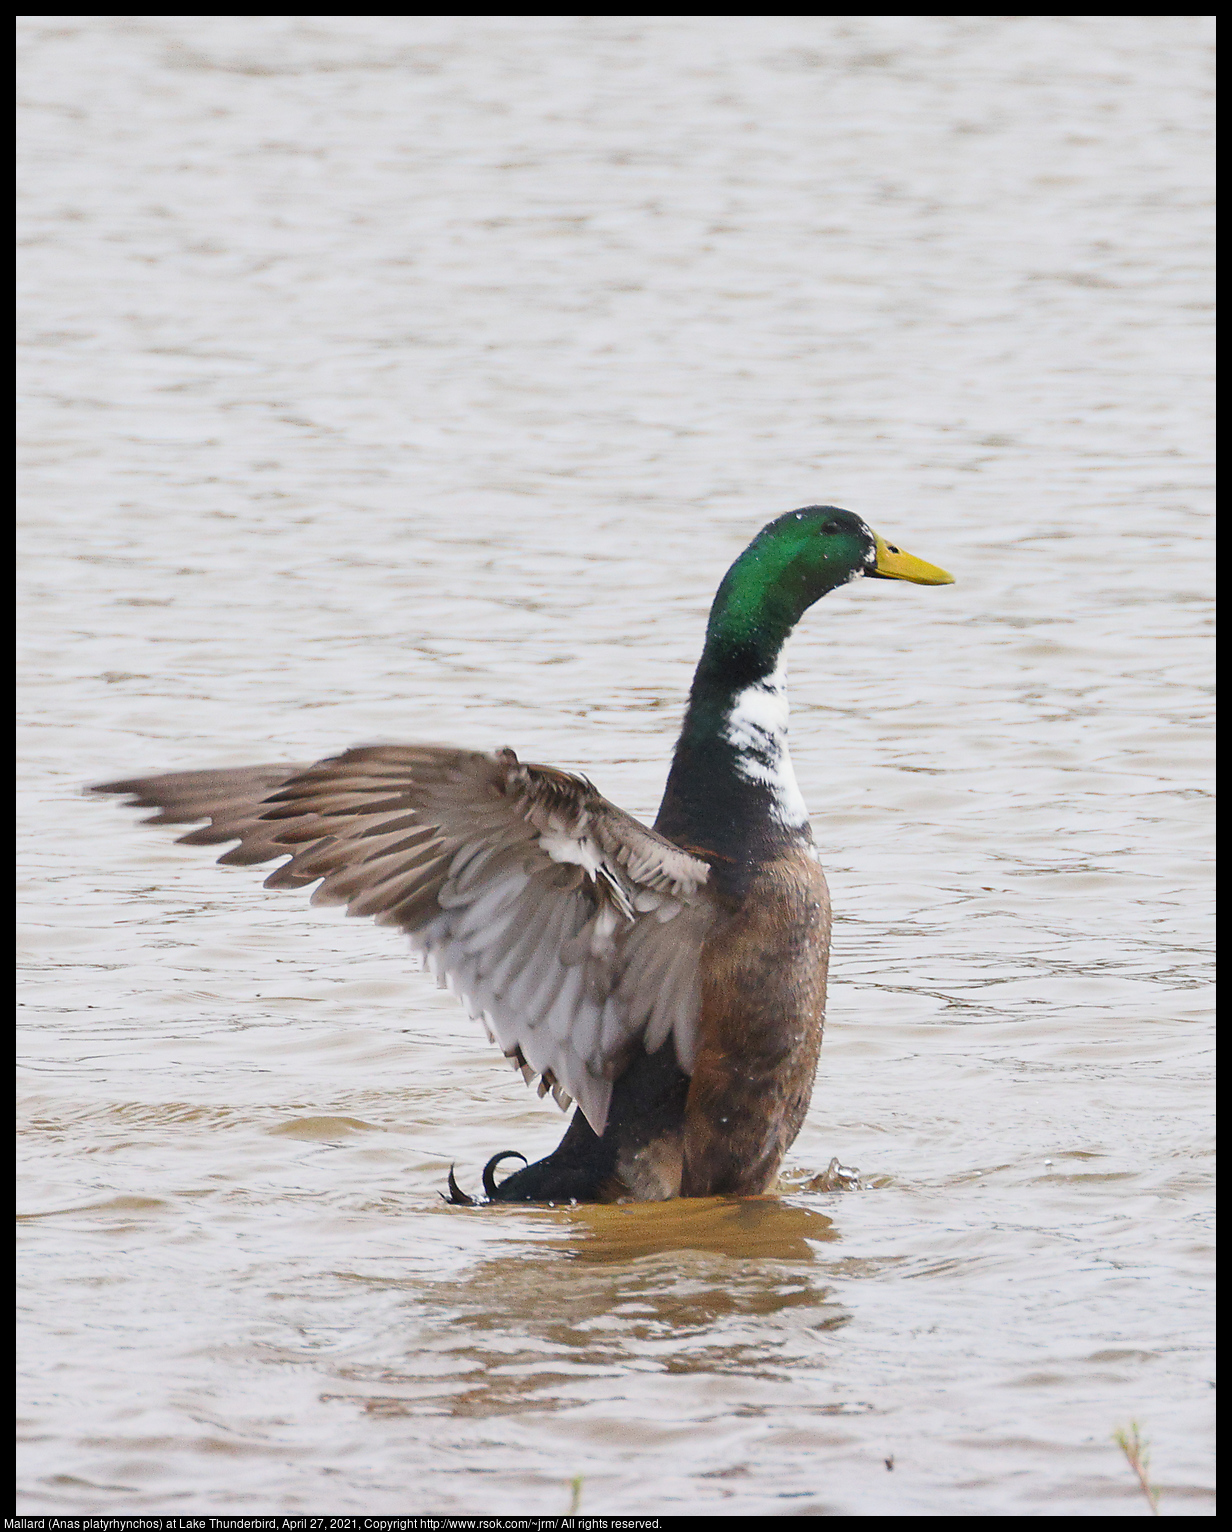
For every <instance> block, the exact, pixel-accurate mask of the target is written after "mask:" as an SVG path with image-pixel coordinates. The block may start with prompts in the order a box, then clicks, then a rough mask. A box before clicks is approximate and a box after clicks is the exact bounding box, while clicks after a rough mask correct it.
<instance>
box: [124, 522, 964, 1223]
mask: <svg viewBox="0 0 1232 1532" xmlns="http://www.w3.org/2000/svg"><path fill="white" fill-rule="evenodd" d="M861 574H870V575H875V576H879V577H881V578H890V579H906V580H911V581H914V582H915V583H921V584H946V583H949V580H950V577H949V576H948V575H946V574H945V573H944V571H942V570H939V569H936V568H934V567H933V566H931V565H927V564H924V563H922V562H921V561H920V560H918V559H912V558H911V557H910V556H909V555H906V554H902V553H900V552H899V551H898V550H897V549H892V548H890V547H888V545H886V544H885V543H884V542H882V540H881V539H879V538H877V537H876V536H875V534H873V533H872V532H871V531H870V530H869V529H868V528H867V526H865V524H864V523H863V522H862V521H861V520H860V518H859V517H857V516H854V515H852V514H851V513H850V512H848V511H840V510H837V509H835V508H834V507H830V506H810V507H808V508H806V509H805V510H802V511H795V512H791V513H789V514H788V515H787V516H782V517H779V518H778V520H777V521H774V522H771V523H770V524H769V525H768V526H767V527H765V528H764V529H763V530H762V532H761V533H760V534H759V535H758V537H757V538H755V539H754V541H753V542H752V543H751V544H750V546H749V547H748V548H747V549H746V550H745V552H744V553H743V554H742V555H741V557H740V558H739V559H737V561H736V563H735V564H734V565H733V566H732V568H731V569H730V570H729V571H728V574H727V576H726V577H725V579H724V581H723V583H722V585H721V586H720V588H719V592H718V594H717V595H716V597H715V602H714V606H713V607H712V609H711V615H710V623H709V626H708V629H707V635H706V646H705V649H704V651H703V654H702V658H701V661H700V662H699V664H698V667H697V673H696V675H695V676H694V680H693V686H692V690H691V692H690V699H689V708H688V711H687V713H686V716H685V721H684V726H683V728H682V730H681V734H680V739H679V742H678V743H677V746H676V752H675V757H674V759H673V763H672V768H671V772H670V774H669V776H668V781H667V787H666V790H665V792H664V796H663V802H662V805H661V806H660V809H659V814H658V817H657V819H656V821H655V827H654V830H653V831H650V830H647V829H646V828H645V827H644V826H642V825H640V824H638V823H637V821H636V820H634V819H632V818H630V816H628V815H626V814H624V813H622V811H621V810H620V809H618V808H616V807H615V806H614V805H613V804H611V803H609V802H608V801H607V800H606V799H605V798H602V797H601V796H600V795H599V794H598V793H597V792H596V791H595V789H594V788H593V787H592V786H591V785H590V783H589V782H587V781H586V780H585V779H584V778H580V777H575V776H571V775H569V774H567V773H564V772H559V771H556V770H554V769H552V768H550V767H542V766H530V765H524V764H522V763H520V762H519V761H518V760H517V758H516V757H515V756H514V754H513V752H512V751H508V750H504V751H498V752H496V753H495V754H493V755H484V754H480V753H478V752H473V751H461V750H453V749H447V748H443V747H431V746H371V747H364V748H361V749H357V750H349V751H347V752H346V753H345V754H343V755H341V756H337V757H334V758H331V759H329V760H325V761H321V762H318V763H317V764H316V765H313V766H266V767H251V768H239V769H236V770H231V771H217V772H175V773H171V774H169V775H165V776H159V777H149V778H136V779H132V780H128V781H124V782H113V783H107V784H104V785H103V786H101V787H100V788H98V789H97V790H98V791H102V792H125V793H130V794H132V795H133V801H134V802H136V803H137V804H140V805H143V806H148V807H156V808H158V809H159V810H160V813H159V814H158V815H157V816H155V820H156V822H160V823H175V824H183V823H190V822H192V821H193V820H200V819H209V820H210V821H211V823H210V825H209V826H208V827H207V828H205V829H203V830H198V831H195V832H193V833H192V834H190V835H187V836H184V837H183V839H184V840H186V841H188V842H189V843H192V844H218V843H221V842H224V841H229V840H236V839H238V840H239V841H240V845H239V846H238V847H236V848H235V849H234V850H233V851H231V852H229V853H227V854H226V855H225V856H223V857H222V858H221V860H223V861H231V862H243V863H254V862H262V861H269V860H271V859H273V858H274V857H279V856H285V855H287V854H288V853H292V860H291V861H289V862H287V863H286V864H285V865H283V866H281V867H279V868H278V869H277V871H275V872H274V873H273V874H272V875H271V876H270V877H269V879H267V886H272V887H295V886H304V885H307V884H310V883H313V882H316V881H317V880H318V879H321V880H323V881H322V882H321V886H320V888H319V889H318V890H317V891H316V893H315V894H314V896H313V897H314V901H324V902H330V903H339V902H341V903H345V904H346V905H347V906H348V910H349V913H351V914H362V915H373V916H375V917H376V919H377V920H378V921H380V922H381V923H384V924H396V925H398V926H400V927H401V928H402V929H403V930H404V931H406V932H407V933H408V934H409V935H410V937H411V939H412V942H413V943H414V945H415V946H416V947H417V948H418V949H419V950H420V951H421V952H422V953H423V954H424V955H425V957H426V959H427V961H428V963H429V965H430V966H431V967H432V968H433V970H434V971H435V972H436V973H437V974H438V976H439V977H440V978H441V979H442V981H443V982H447V983H449V984H450V986H451V987H452V988H454V990H455V992H457V993H458V994H459V995H460V997H461V998H462V999H463V1002H464V1003H465V1004H466V1005H467V1007H468V1009H469V1010H470V1011H471V1013H472V1014H473V1015H476V1016H478V1017H481V1018H482V1020H483V1021H484V1024H485V1026H486V1027H487V1029H488V1033H489V1035H490V1036H491V1037H493V1039H494V1040H496V1041H499V1042H500V1043H501V1045H502V1047H503V1048H504V1051H505V1053H506V1054H507V1055H508V1056H509V1057H511V1058H512V1059H513V1060H514V1062H515V1063H516V1064H517V1065H518V1066H519V1067H520V1068H521V1069H522V1071H523V1073H524V1074H525V1075H526V1077H527V1079H528V1080H529V1079H533V1078H534V1077H535V1076H536V1075H538V1076H539V1077H540V1091H541V1093H542V1092H544V1091H546V1090H548V1089H551V1090H552V1091H553V1093H554V1094H555V1095H556V1097H557V1099H558V1100H560V1101H561V1104H562V1105H567V1104H568V1098H569V1097H573V1098H574V1099H576V1100H577V1101H578V1110H577V1111H576V1113H575V1114H574V1118H573V1121H572V1123H571V1125H570V1127H569V1129H568V1131H567V1132H566V1134H565V1136H564V1138H563V1139H562V1141H561V1143H560V1145H559V1146H558V1148H557V1149H556V1150H555V1151H554V1152H553V1153H552V1154H551V1155H549V1156H548V1157H547V1158H546V1159H544V1160H540V1161H538V1162H537V1163H536V1164H534V1165H527V1166H525V1168H524V1169H522V1170H519V1171H516V1172H515V1173H514V1174H513V1175H511V1176H509V1177H507V1178H506V1179H505V1180H504V1181H502V1182H501V1183H499V1185H498V1184H497V1183H496V1181H495V1178H494V1175H493V1165H494V1163H495V1161H493V1162H490V1163H489V1166H488V1169H487V1170H486V1171H485V1175H484V1183H485V1187H486V1189H487V1191H488V1194H489V1196H490V1197H492V1198H493V1199H495V1200H499V1201H529V1202H558V1201H569V1200H577V1201H579V1202H581V1201H611V1200H615V1199H618V1198H625V1197H627V1198H633V1199H635V1200H639V1201H658V1200H662V1199H665V1198H668V1197H675V1196H686V1197H690V1196H708V1195H716V1194H722V1193H727V1194H755V1193H759V1192H764V1191H765V1190H766V1189H767V1188H768V1187H769V1186H771V1185H772V1184H773V1182H774V1179H775V1177H776V1175H777V1173H778V1169H779V1166H780V1164H781V1162H782V1159H783V1156H784V1155H785V1154H786V1152H787V1150H788V1149H789V1148H790V1146H791V1144H792V1142H793V1141H794V1139H795V1137H796V1134H797V1133H798V1132H799V1130H800V1126H801V1124H802V1122H803V1120H804V1115H805V1113H806V1111H807V1110H808V1104H809V1099H810V1097H811V1094H812V1088H813V1076H814V1072H815V1070H816V1066H817V1058H818V1053H819V1050H820V1048H821V1037H822V1027H823V1023H824V1017H825V996H826V972H827V967H828V962H829V952H830V904H829V896H828V893H827V890H826V883H825V878H824V876H823V875H822V871H821V868H820V866H819V864H818V862H817V858H816V856H815V853H814V850H813V844H812V832H811V829H810V826H809V820H808V814H807V810H806V809H805V806H804V801H803V799H802V797H801V794H800V790H799V788H798V786H797V784H796V780H795V776H794V773H793V771H792V767H791V759H790V756H789V754H788V750H787V696H786V688H785V683H784V680H783V672H782V669H781V663H780V661H781V654H782V649H783V645H784V643H785V641H786V639H787V636H788V635H789V633H790V632H791V630H792V628H793V627H794V626H795V623H796V622H797V621H798V620H799V617H800V616H801V615H802V614H803V612H804V611H805V610H806V609H807V607H808V606H810V605H811V604H812V603H813V602H814V601H815V600H817V599H818V598H819V597H820V596H822V595H824V594H826V592H827V591H829V590H832V589H834V588H835V587H836V586H838V585H840V584H844V583H846V582H847V581H848V580H850V579H853V578H855V577H857V576H858V575H861ZM511 1152H512V1151H511ZM503 1157H504V1156H498V1157H497V1159H500V1158H503ZM452 1184H453V1183H452V1177H451V1186H452ZM453 1192H454V1200H457V1201H468V1200H469V1199H468V1198H466V1197H465V1196H464V1194H462V1193H460V1192H458V1191H457V1189H456V1187H453Z"/></svg>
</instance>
